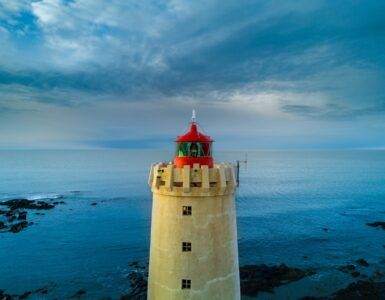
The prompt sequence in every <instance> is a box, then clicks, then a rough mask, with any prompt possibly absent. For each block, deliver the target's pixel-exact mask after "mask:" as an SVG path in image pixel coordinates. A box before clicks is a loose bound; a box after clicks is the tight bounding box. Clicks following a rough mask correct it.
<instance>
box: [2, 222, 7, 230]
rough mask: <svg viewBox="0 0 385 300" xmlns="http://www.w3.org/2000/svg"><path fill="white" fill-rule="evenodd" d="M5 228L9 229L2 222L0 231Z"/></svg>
mask: <svg viewBox="0 0 385 300" xmlns="http://www.w3.org/2000/svg"><path fill="white" fill-rule="evenodd" d="M4 228H7V226H6V225H5V224H4V222H1V221H0V229H4Z"/></svg>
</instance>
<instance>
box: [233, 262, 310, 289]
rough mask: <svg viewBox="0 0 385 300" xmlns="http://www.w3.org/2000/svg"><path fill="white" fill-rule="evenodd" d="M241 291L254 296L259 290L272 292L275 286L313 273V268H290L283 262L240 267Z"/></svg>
mask: <svg viewBox="0 0 385 300" xmlns="http://www.w3.org/2000/svg"><path fill="white" fill-rule="evenodd" d="M239 272H240V280H241V292H242V294H243V295H248V296H256V295H257V294H258V293H259V292H269V293H272V292H273V289H274V288H275V287H278V286H280V285H283V284H287V283H290V282H293V281H297V280H300V279H302V278H303V277H306V276H311V275H313V274H315V272H314V271H313V270H301V269H298V268H290V267H288V266H286V265H285V264H281V265H278V266H267V265H265V264H262V265H247V266H243V267H240V269H239Z"/></svg>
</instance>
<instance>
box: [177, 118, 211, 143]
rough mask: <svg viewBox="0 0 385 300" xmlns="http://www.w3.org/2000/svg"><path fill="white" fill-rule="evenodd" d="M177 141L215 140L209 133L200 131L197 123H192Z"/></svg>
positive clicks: (208, 141)
mask: <svg viewBox="0 0 385 300" xmlns="http://www.w3.org/2000/svg"><path fill="white" fill-rule="evenodd" d="M176 141H177V142H203V143H210V142H212V141H213V140H212V139H211V137H209V136H208V135H205V134H203V133H201V132H199V131H198V126H197V123H195V122H191V123H190V130H189V131H188V132H187V133H185V134H184V135H180V136H178V137H177V139H176Z"/></svg>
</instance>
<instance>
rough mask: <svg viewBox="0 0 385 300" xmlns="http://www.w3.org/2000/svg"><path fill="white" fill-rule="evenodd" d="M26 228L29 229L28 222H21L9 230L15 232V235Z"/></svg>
mask: <svg viewBox="0 0 385 300" xmlns="http://www.w3.org/2000/svg"><path fill="white" fill-rule="evenodd" d="M26 227H28V222H27V221H21V222H19V223H16V224H13V225H12V226H11V228H10V229H9V231H10V232H13V233H18V232H20V231H22V230H23V229H24V228H26Z"/></svg>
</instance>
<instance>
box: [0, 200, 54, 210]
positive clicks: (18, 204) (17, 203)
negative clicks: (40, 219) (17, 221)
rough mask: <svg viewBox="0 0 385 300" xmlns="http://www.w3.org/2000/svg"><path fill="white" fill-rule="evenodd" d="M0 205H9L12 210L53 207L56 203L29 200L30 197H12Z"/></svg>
mask: <svg viewBox="0 0 385 300" xmlns="http://www.w3.org/2000/svg"><path fill="white" fill-rule="evenodd" d="M0 205H5V206H8V208H9V209H10V210H15V209H52V208H54V207H55V205H53V204H50V203H47V202H44V201H37V202H35V201H34V200H28V199H12V200H8V201H4V202H1V203H0Z"/></svg>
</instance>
